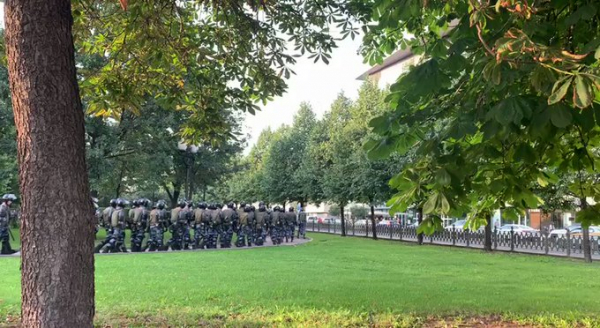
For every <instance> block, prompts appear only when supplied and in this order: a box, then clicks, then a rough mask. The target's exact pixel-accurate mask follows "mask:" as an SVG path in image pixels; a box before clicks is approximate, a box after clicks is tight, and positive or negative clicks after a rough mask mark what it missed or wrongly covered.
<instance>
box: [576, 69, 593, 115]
mask: <svg viewBox="0 0 600 328" xmlns="http://www.w3.org/2000/svg"><path fill="white" fill-rule="evenodd" d="M593 100H594V97H592V81H591V80H590V79H588V78H586V77H584V76H582V75H577V76H576V77H575V89H574V90H573V103H574V104H575V106H577V107H579V108H586V107H588V106H590V105H591V104H592V101H593Z"/></svg>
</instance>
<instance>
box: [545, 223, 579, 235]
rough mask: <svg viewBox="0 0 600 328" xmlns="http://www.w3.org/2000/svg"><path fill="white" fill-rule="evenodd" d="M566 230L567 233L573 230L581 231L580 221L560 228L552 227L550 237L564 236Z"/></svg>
mask: <svg viewBox="0 0 600 328" xmlns="http://www.w3.org/2000/svg"><path fill="white" fill-rule="evenodd" d="M567 230H568V231H569V233H573V232H575V231H577V232H581V223H573V224H572V225H570V226H568V227H566V228H562V229H554V230H552V231H550V237H554V238H557V237H565V236H566V235H567Z"/></svg>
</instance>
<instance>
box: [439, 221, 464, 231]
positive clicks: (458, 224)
mask: <svg viewBox="0 0 600 328" xmlns="http://www.w3.org/2000/svg"><path fill="white" fill-rule="evenodd" d="M466 224H467V220H458V221H456V222H454V223H452V224H450V225H447V226H446V227H445V228H444V229H446V230H450V231H452V229H456V231H460V230H464V229H465V227H466Z"/></svg>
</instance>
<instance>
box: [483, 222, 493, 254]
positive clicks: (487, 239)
mask: <svg viewBox="0 0 600 328" xmlns="http://www.w3.org/2000/svg"><path fill="white" fill-rule="evenodd" d="M484 229H485V230H484V236H483V238H484V240H483V250H484V251H486V252H491V251H492V215H491V214H489V213H488V214H486V215H485V228H484Z"/></svg>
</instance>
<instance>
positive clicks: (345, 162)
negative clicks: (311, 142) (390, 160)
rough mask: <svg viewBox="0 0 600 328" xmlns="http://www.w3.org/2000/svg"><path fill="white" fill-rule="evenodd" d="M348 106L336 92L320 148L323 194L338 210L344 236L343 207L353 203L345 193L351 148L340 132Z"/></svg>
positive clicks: (348, 116) (348, 114) (349, 183)
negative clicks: (322, 165) (326, 137)
mask: <svg viewBox="0 0 600 328" xmlns="http://www.w3.org/2000/svg"><path fill="white" fill-rule="evenodd" d="M351 107H352V101H351V100H350V99H349V98H347V97H346V96H344V95H343V94H341V93H340V94H339V95H338V97H337V99H336V100H335V101H334V102H333V104H332V105H331V113H330V114H329V115H328V116H327V121H326V125H325V126H326V129H327V130H326V131H327V132H328V134H329V136H328V140H327V142H326V143H325V147H324V150H325V158H326V165H325V167H324V170H323V172H324V175H323V191H324V193H325V197H326V199H328V200H330V201H332V202H334V203H336V204H337V205H338V206H339V207H340V218H341V221H342V236H345V235H346V229H345V218H344V208H345V206H346V205H348V203H350V202H351V201H352V200H353V199H352V194H351V193H350V192H349V190H351V188H352V176H351V174H352V170H353V165H354V163H352V161H351V158H352V152H353V149H352V148H351V147H350V146H349V145H350V144H351V142H350V140H348V138H347V137H348V135H346V134H344V133H343V129H344V127H345V126H346V125H347V124H348V122H349V121H350V119H351V111H350V109H351Z"/></svg>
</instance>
